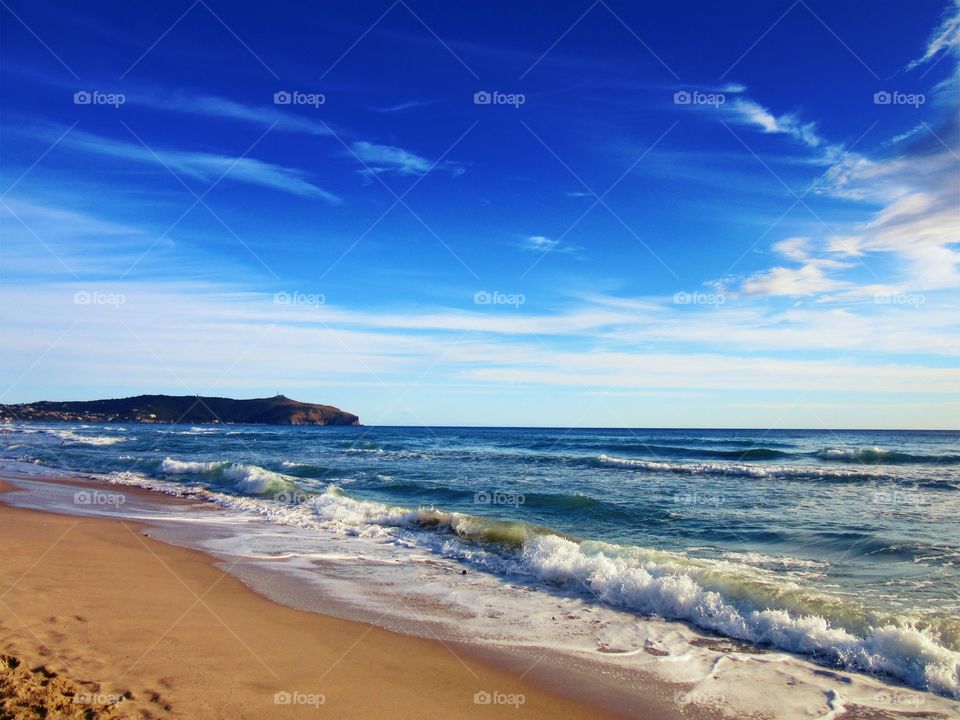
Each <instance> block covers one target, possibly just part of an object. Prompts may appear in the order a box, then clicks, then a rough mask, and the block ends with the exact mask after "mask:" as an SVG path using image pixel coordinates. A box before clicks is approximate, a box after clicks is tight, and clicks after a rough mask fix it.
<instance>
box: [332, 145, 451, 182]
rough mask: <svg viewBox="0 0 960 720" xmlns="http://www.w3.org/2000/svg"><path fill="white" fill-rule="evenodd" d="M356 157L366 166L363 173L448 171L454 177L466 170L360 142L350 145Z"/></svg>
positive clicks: (412, 154)
mask: <svg viewBox="0 0 960 720" xmlns="http://www.w3.org/2000/svg"><path fill="white" fill-rule="evenodd" d="M350 148H351V150H352V151H353V153H354V155H356V156H357V157H358V158H359V159H360V161H361V162H362V163H363V164H364V165H365V167H364V169H363V170H362V171H361V172H363V173H367V174H369V173H371V172H372V173H393V174H395V175H423V174H424V173H427V172H430V170H436V169H441V170H447V171H449V172H451V173H453V175H455V176H456V175H461V174H462V173H463V172H464V170H463V168H462V167H461V166H459V165H457V164H456V163H452V162H449V161H447V162H440V163H437V164H434V163H433V162H431V161H430V160H427V159H426V158H425V157H422V156H421V155H417V154H416V153H413V152H410V151H409V150H404V149H403V148H399V147H394V146H392V145H378V144H376V143H371V142H366V141H365V140H358V141H357V142H354V143H352V144H351V145H350Z"/></svg>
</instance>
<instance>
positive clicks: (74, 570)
mask: <svg viewBox="0 0 960 720" xmlns="http://www.w3.org/2000/svg"><path fill="white" fill-rule="evenodd" d="M61 480H62V481H64V482H69V481H67V480H66V479H61ZM69 484H72V485H77V484H79V485H83V486H88V487H97V486H98V484H95V483H89V482H87V481H83V482H80V483H77V482H75V481H74V482H70V483H69ZM100 487H109V486H100ZM11 489H12V488H11V486H10V484H5V485H4V486H3V490H7V491H9V490H11ZM131 490H132V489H131V488H124V491H125V492H130V491H131ZM140 492H142V493H148V492H149V491H140ZM149 495H151V496H153V495H155V494H154V493H149ZM154 499H156V498H154ZM168 500H169V501H170V502H176V499H168ZM181 502H184V503H186V502H187V501H181ZM188 504H193V503H188ZM146 530H147V526H145V525H143V524H141V523H133V522H128V521H122V520H119V519H101V518H89V517H72V516H69V515H62V514H57V513H53V512H37V511H34V510H27V509H22V508H15V507H10V506H9V505H7V504H6V503H4V502H3V497H2V495H0V543H2V544H3V547H5V548H6V549H7V552H6V553H5V554H4V560H3V562H2V563H0V586H2V587H3V588H4V592H3V598H2V602H3V605H2V609H3V610H4V612H3V614H2V615H3V619H2V621H0V632H2V637H3V641H2V646H0V654H3V655H5V656H8V657H9V656H12V657H14V658H16V660H17V661H19V663H20V667H19V668H18V670H21V671H22V670H23V669H24V668H30V669H31V670H33V671H34V673H33V675H34V679H35V678H36V677H37V674H38V673H39V677H40V678H41V679H46V680H47V681H48V686H47V688H46V689H45V691H44V692H46V693H47V695H48V696H46V697H45V698H44V699H42V700H38V699H37V697H33V699H32V700H29V701H28V700H27V699H25V698H27V697H28V696H29V687H28V686H29V685H30V681H31V678H30V677H29V674H22V675H23V676H22V677H17V678H15V682H13V683H12V684H13V690H11V689H10V688H9V687H8V688H7V689H6V692H5V697H6V698H7V700H8V701H9V695H10V694H11V692H12V693H13V694H16V693H18V692H22V693H23V697H21V698H20V700H18V701H15V702H20V701H22V702H23V703H27V704H29V702H34V703H37V702H47V703H54V704H53V705H51V707H58V710H57V711H58V712H60V713H61V714H62V716H63V717H71V715H69V714H67V713H68V712H70V711H73V710H76V711H77V713H76V717H103V718H112V717H158V718H159V717H191V718H206V717H210V718H217V717H224V718H226V717H231V718H243V717H249V718H256V717H317V711H318V709H319V710H320V711H322V712H325V713H332V714H333V715H334V716H336V717H421V716H422V715H423V712H424V710H429V711H430V712H439V713H442V714H443V716H445V717H453V718H459V717H463V718H468V717H490V716H491V715H492V714H493V713H497V712H498V711H500V712H503V711H507V710H510V711H514V710H515V711H516V712H517V717H530V718H539V717H558V716H562V717H570V718H579V717H582V718H588V717H589V718H604V717H611V718H612V717H624V716H628V715H629V716H632V717H656V718H670V717H680V714H679V712H678V711H677V709H676V708H673V707H670V706H669V705H668V704H666V703H662V702H658V701H656V700H655V699H654V697H655V696H656V695H661V696H663V695H664V694H669V688H663V687H661V688H651V693H650V694H649V700H648V702H647V704H646V705H645V706H644V707H638V706H636V705H634V706H633V707H631V708H629V709H627V708H624V709H623V712H622V713H615V712H613V711H611V710H610V709H608V708H602V707H600V706H599V705H598V704H597V703H596V702H595V701H596V699H597V698H596V693H594V695H593V696H591V697H590V698H589V699H584V697H577V696H578V695H580V693H579V692H578V690H577V688H576V687H575V686H571V685H570V684H565V685H564V688H563V689H564V692H562V693H561V692H560V688H559V687H558V686H557V683H556V682H553V683H551V682H550V680H549V679H547V680H543V679H542V678H543V677H544V675H549V673H542V672H536V673H530V675H526V676H523V677H522V676H521V672H520V671H518V670H517V669H516V668H510V667H508V666H507V665H506V664H504V663H497V662H496V661H495V659H494V656H493V655H492V654H489V653H481V652H476V651H471V649H470V648H467V647H462V646H459V645H458V646H456V647H453V646H452V645H450V644H449V643H446V644H445V643H443V642H441V641H439V640H431V639H429V638H427V639H424V638H417V637H410V636H407V635H400V634H397V633H394V632H391V631H389V630H384V629H381V628H379V627H376V626H374V625H370V624H365V623H360V622H355V621H350V620H342V619H339V618H336V617H331V616H328V615H323V614H318V613H316V612H305V611H302V610H297V609H293V608H290V607H286V606H284V605H280V604H277V603H275V602H273V601H271V600H268V599H266V598H265V597H263V596H262V595H260V594H257V593H255V592H254V591H252V590H251V589H250V588H249V587H248V586H247V585H246V584H244V583H243V582H241V581H240V580H238V579H237V578H236V577H234V576H232V575H230V574H228V573H226V572H225V571H224V570H223V569H222V568H220V567H218V565H217V559H216V558H214V557H212V556H210V555H207V554H204V553H202V552H200V551H197V550H192V549H189V548H183V547H177V546H174V545H170V544H168V543H165V542H161V541H159V540H155V539H153V538H151V537H149V536H145V534H144V532H145V531H146ZM39 668H43V670H39ZM3 672H5V673H6V676H7V677H8V678H10V677H11V675H12V671H11V670H10V669H8V667H7V666H4V667H3ZM47 675H52V677H51V678H47V677H46V676H47ZM534 678H541V679H540V680H538V681H535V680H534ZM17 688H19V690H18V689H17ZM34 690H36V688H34ZM70 693H75V695H74V698H73V699H72V700H71V699H70V698H69V694H70ZM276 693H288V695H287V696H284V697H286V698H288V699H290V701H291V703H290V704H285V705H278V704H275V694H276ZM476 693H491V694H493V693H499V695H497V696H496V697H497V698H498V699H499V700H502V701H503V702H504V703H506V704H505V706H503V707H500V708H494V707H490V706H489V705H484V704H476V703H475V694H476ZM65 697H66V698H67V700H66V701H65V700H64V698H65ZM284 697H280V698H279V699H280V701H281V702H282V701H283V699H284ZM491 697H493V696H492V695H491ZM321 698H322V700H323V702H322V703H321V702H320V700H321ZM511 698H512V699H513V700H514V704H512V705H511V704H509V701H510V699H511ZM521 698H522V702H521V701H520V699H521ZM78 699H79V700H80V701H81V702H77V700H78ZM0 701H2V700H0ZM98 701H99V702H98ZM56 703H60V705H59V706H57V705H56ZM64 703H65V704H64ZM111 705H113V707H112V708H111V707H109V706H111ZM0 707H2V705H0ZM628 710H629V711H628ZM91 711H92V712H91ZM8 712H10V716H11V717H14V718H19V717H33V716H34V715H33V714H30V713H32V712H33V711H32V710H26V709H24V708H21V709H20V710H19V711H18V710H12V709H10V708H8ZM17 712H21V714H19V715H18V714H17ZM83 713H88V715H83ZM54 716H56V715H54Z"/></svg>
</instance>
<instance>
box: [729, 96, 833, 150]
mask: <svg viewBox="0 0 960 720" xmlns="http://www.w3.org/2000/svg"><path fill="white" fill-rule="evenodd" d="M726 107H729V108H730V110H731V111H732V112H733V114H734V119H736V120H737V122H740V123H742V124H744V125H752V126H754V127H757V128H760V129H761V130H762V131H763V132H765V133H779V134H785V135H789V136H790V137H792V138H794V139H796V140H799V141H800V142H802V143H803V144H804V145H807V146H808V147H811V148H818V147H821V146H822V145H823V140H822V139H821V138H820V136H819V135H818V134H817V125H816V123H812V122H807V123H805V122H802V121H800V120H799V119H798V118H797V117H796V116H795V115H790V114H784V115H774V114H773V113H772V112H770V111H769V110H768V109H767V108H765V107H763V106H762V105H760V104H759V103H757V102H755V101H753V100H748V99H744V98H737V99H735V100H734V101H733V102H732V103H730V104H729V105H728V106H726Z"/></svg>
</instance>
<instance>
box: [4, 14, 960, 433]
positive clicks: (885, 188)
mask: <svg viewBox="0 0 960 720" xmlns="http://www.w3.org/2000/svg"><path fill="white" fill-rule="evenodd" d="M958 34H960V3H957V2H949V1H948V2H944V0H939V1H931V0H915V1H911V2H909V3H908V2H900V1H898V2H890V1H882V0H881V1H879V2H874V3H870V4H869V6H865V5H864V4H863V3H862V2H855V1H853V0H839V1H831V2H827V1H825V0H796V1H793V2H790V1H789V0H776V1H773V0H769V1H767V0H765V1H763V2H761V1H753V0H745V1H743V2H737V3H714V2H677V3H657V4H651V3H643V4H637V3H627V2H623V0H597V1H596V2H592V3H591V2H590V0H582V1H581V2H565V1H557V0H553V1H550V2H546V1H544V2H520V3H518V2H484V3H447V2H433V1H429V0H396V1H395V2H392V3H391V2H390V1H389V0H382V1H378V2H372V1H370V2H368V1H366V0H360V1H357V0H354V1H352V2H325V3H315V2H302V3H301V2H285V3H274V4H271V5H263V4H262V3H250V2H229V3H228V2H223V0H196V1H195V2H191V1H190V0H184V1H183V2H168V3H157V4H149V5H148V4H144V3H129V2H89V3H82V4H80V5H78V4H77V3H67V2H62V3H61V2H48V1H47V0H30V1H29V2H26V1H23V0H3V2H2V3H0V41H2V45H0V112H2V116H0V231H2V234H0V338H2V343H0V402H3V403H14V402H30V401H36V400H41V399H50V400H67V399H72V400H82V399H95V398H101V397H122V396H127V395H134V394H139V393H155V392H163V393H170V394H180V395H186V394H200V395H224V396H233V397H263V396H270V395H274V394H276V393H278V392H281V393H283V394H285V395H287V396H290V397H293V398H296V399H298V400H303V401H310V402H323V403H328V404H333V405H337V406H338V407H341V408H343V409H345V410H348V411H350V412H354V413H357V414H358V415H360V417H361V421H362V422H364V423H365V424H371V425H374V424H378V425H382V424H390V425H422V424H427V425H500V426H504V425H531V426H559V427H750V428H780V427H808V428H815V429H824V428H841V427H846V428H958V427H960V367H958V362H957V359H958V356H960V332H958V331H960V312H958V306H960V303H958V301H960V292H958V288H960V155H958V153H960V124H958V117H960V85H958V61H960V50H958Z"/></svg>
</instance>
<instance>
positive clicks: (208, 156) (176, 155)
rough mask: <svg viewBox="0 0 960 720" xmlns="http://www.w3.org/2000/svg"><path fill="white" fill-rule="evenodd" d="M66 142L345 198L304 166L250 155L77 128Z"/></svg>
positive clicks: (180, 169) (207, 177) (332, 199)
mask: <svg viewBox="0 0 960 720" xmlns="http://www.w3.org/2000/svg"><path fill="white" fill-rule="evenodd" d="M62 144H63V145H65V146H68V147H71V148H73V149H75V150H80V151H82V152H86V153H90V154H95V155H101V156H105V157H114V158H121V159H123V160H129V161H132V162H138V163H143V164H146V165H152V166H154V167H155V168H157V169H159V170H163V166H164V165H166V166H167V167H168V168H170V169H172V170H173V171H174V172H175V173H180V174H183V175H187V176H189V177H193V178H196V179H198V180H202V181H204V182H213V181H215V180H217V179H218V178H219V177H221V176H224V178H225V179H226V180H232V181H235V182H244V183H248V184H251V185H259V186H261V187H268V188H271V189H273V190H280V191H283V192H287V193H290V194H292V195H299V196H301V197H307V198H318V199H322V200H325V201H327V202H329V203H330V204H333V205H336V204H340V203H341V202H342V200H341V199H340V198H339V197H338V196H336V195H334V194H333V193H331V192H328V191H327V190H324V189H323V188H320V187H318V186H317V185H314V184H313V183H312V182H310V181H309V180H308V179H307V174H306V173H305V172H304V171H302V170H298V169H296V168H289V167H284V166H282V165H276V164H274V163H269V162H264V161H262V160H256V159H254V158H250V157H235V156H230V155H217V154H214V153H206V152H191V151H185V150H169V149H164V148H147V147H144V146H143V145H141V144H140V143H138V142H125V141H120V140H112V139H109V138H104V137H100V136H97V135H90V134H88V133H83V132H80V131H76V130H75V131H74V132H72V133H70V134H69V135H68V136H67V137H66V138H65V139H64V140H63V142H62Z"/></svg>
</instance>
